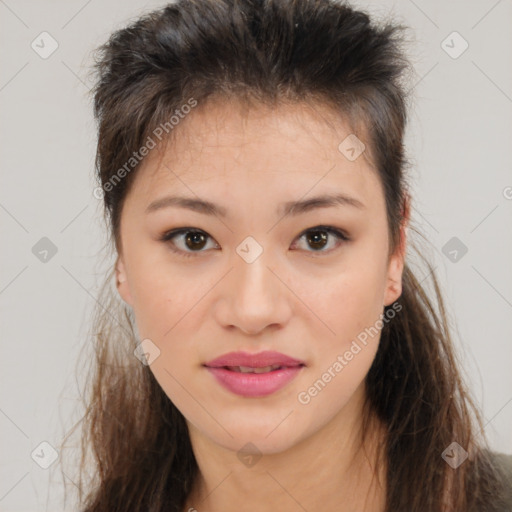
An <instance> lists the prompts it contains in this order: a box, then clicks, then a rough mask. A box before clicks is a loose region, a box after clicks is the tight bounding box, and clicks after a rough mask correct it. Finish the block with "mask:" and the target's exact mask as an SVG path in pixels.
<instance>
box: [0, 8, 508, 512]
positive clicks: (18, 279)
mask: <svg viewBox="0 0 512 512" xmlns="http://www.w3.org/2000/svg"><path fill="white" fill-rule="evenodd" d="M161 5H164V2H156V1H155V2H146V3H144V2H136V1H134V0H130V1H121V0H117V1H108V2H99V1H98V0H89V1H80V0H76V1H67V2H64V1H63V0H60V1H44V2H43V1H35V0H34V1H26V0H18V1H15V0H5V1H3V0H0V38H1V68H2V74H1V78H0V106H1V109H2V118H3V122H2V125H1V133H0V144H1V149H2V153H1V155H2V158H1V160H2V174H1V188H0V222H1V229H2V233H1V236H2V242H3V243H2V247H3V251H2V256H3V257H2V265H1V269H0V308H1V310H0V311H1V322H2V324H1V333H2V354H3V356H2V358H1V362H0V365H1V373H0V375H1V377H0V378H1V388H0V389H1V395H0V429H1V433H2V435H1V449H2V452H1V453H2V462H1V467H0V510H2V511H31V512H33V511H35V510H41V511H42V510H46V511H48V510H54V511H57V510H59V511H60V510H63V506H62V503H61V501H62V496H61V494H62V488H63V482H62V480H61V477H60V473H59V469H58V463H57V462H56V463H54V464H52V465H51V466H50V467H49V468H48V469H43V468H41V467H40V466H39V465H38V464H37V463H36V462H35V460H34V459H36V460H37V457H36V456H34V459H33V458H32V457H31V453H32V452H33V451H34V450H36V453H41V454H42V453H45V454H47V453H48V449H47V446H46V445H43V446H40V443H41V442H44V441H46V442H47V443H49V444H50V445H52V446H57V445H58V444H59V443H60V441H61V439H62V437H63V435H64V433H65V432H67V430H68V429H69V428H70V426H71V425H72V423H73V422H74V421H76V420H77V419H78V418H79V416H78V415H77V412H76V410H77V407H78V405H79V402H78V395H77V394H78V390H77V389H78V388H77V380H78V381H79V380H80V375H76V372H75V366H76V358H77V354H78V350H79V348H80V347H81V346H82V345H83V344H84V343H86V342H87V341H88V338H87V334H86V333H87V329H88V316H87V315H88V314H89V313H90V311H91V309H92V306H93V304H94V300H95V299H94V293H95V290H96V286H97V284H98V283H99V282H100V280H101V278H102V276H103V273H104V272H105V271H106V270H107V268H108V264H109V263H111V262H109V261H106V262H104V261H101V258H102V255H101V248H102V246H103V244H104V243H105V236H104V234H103V232H102V227H101V217H100V213H101V204H100V201H98V200H97V199H95V198H94V197H93V195H92V190H93V188H94V187H95V186H96V185H95V183H94V181H93V159H94V151H95V137H96V134H95V125H94V122H93V118H92V109H91V104H90V100H89V98H88V96H87V93H88V91H89V89H90V86H91V83H90V82H89V81H88V78H87V71H88V66H89V64H90V62H91V55H90V52H91V50H92V49H93V48H95V47H96V46H97V45H99V44H100V43H102V42H104V41H105V40H106V38H107V36H108V34H109V33H110V32H111V31H112V30H114V29H116V28H121V27H122V26H124V25H125V24H126V23H127V22H128V21H130V20H131V19H134V18H136V17H137V16H138V15H140V14H142V13H143V12H146V11H149V10H152V9H153V8H156V7H159V6H161ZM354 5H356V6H358V7H361V8H365V9H367V10H369V11H370V12H371V13H375V14H377V15H378V16H385V15H386V14H389V13H391V14H394V16H395V17H397V18H398V19H399V20H400V21H402V22H403V23H405V24H406V25H408V26H410V27H411V31H410V35H411V36H412V38H413V42H412V44H411V47H410V57H411V59H412V60H413V63H414V66H415V72H416V75H417V76H416V78H415V80H414V83H413V84H412V85H413V86H414V98H415V99H414V101H415V103H414V107H413V109H412V110H411V117H410V125H409V127H408V133H407V146H408V153H409V156H410V158H411V159H412V161H413V168H412V170H411V178H410V179H411V183H412V184H413V192H414V194H415V197H414V210H413V214H412V215H413V222H414V225H416V226H417V227H419V228H420V229H421V230H422V231H423V233H424V234H425V236H426V237H427V238H428V239H429V240H430V241H431V246H430V248H429V249H428V248H427V253H429V254H430V256H431V258H432V260H433V263H434V265H435V266H436V271H437V272H438V275H439V277H440V279H441V282H442V285H443V290H444V292H445V296H446V300H447V302H448V307H449V313H450V316H451V318H452V319H453V322H455V321H456V322H457V328H458V332H459V336H458V338H457V339H456V343H457V349H458V351H459V354H460V359H461V362H462V364H463V365H464V368H465V372H466V375H467V378H468V379H469V382H470V386H471V390H472V392H473V393H474V396H475V397H476V399H477V402H478V404H479V405H480V406H481V407H482V410H483V413H484V418H485V422H486V427H485V433H486V434H487V436H488V437H489V440H490V443H491V447H492V448H493V449H494V450H497V451H502V452H506V453H512V435H511V431H512V429H511V427H512V372H511V371H510V368H511V363H512V315H511V313H512V266H511V264H510V262H511V261H512V236H511V231H512V230H511V225H512V222H511V221H512V166H511V163H512V157H511V151H510V146H511V143H512V138H511V134H512V115H511V114H512V30H511V28H512V23H511V22H512V2H511V0H501V1H494V0H491V1H483V0H479V1H477V0H472V1H450V2H447V1H440V0H436V1H430V2H427V1H426V0H415V1H414V2H413V1H402V2H398V1H394V2H392V1H386V2H382V1H380V2H376V1H374V2H369V1H358V2H354ZM43 31H46V32H48V33H49V34H50V35H51V37H52V38H53V39H54V40H55V41H56V42H57V43H58V48H57V50H56V51H55V52H54V53H53V54H52V55H50V56H49V57H48V58H46V59H43V58H42V57H41V56H40V55H39V54H38V53H36V51H35V50H34V49H33V48H32V47H31V44H32V42H33V41H35V43H34V44H39V47H40V49H39V51H43V48H42V45H43V43H41V37H48V36H40V34H41V32H43ZM454 31H457V32H458V33H460V35H461V36H462V37H463V38H464V40H465V41H467V43H468V44H469V47H468V48H467V50H466V51H465V52H464V53H462V54H461V55H459V56H457V58H454V56H456V53H458V52H459V51H460V50H461V49H462V47H463V46H462V44H463V41H462V40H461V39H458V36H456V35H455V36H454V35H453V34H452V33H453V32H454ZM443 41H445V43H443ZM50 48H51V46H50V39H48V38H47V39H45V43H44V50H45V51H47V50H48V49H50ZM445 50H446V51H445ZM447 52H448V53H447ZM450 52H451V54H452V55H449V53H450ZM507 187H508V188H507ZM43 237H47V238H48V239H50V240H51V242H52V243H53V244H54V245H55V246H56V248H57V252H56V254H55V255H53V256H51V253H49V254H48V256H47V259H48V261H46V262H43V261H41V260H40V259H39V258H38V257H36V255H35V254H34V253H33V247H34V246H36V244H37V243H42V242H39V241H40V239H41V238H43ZM453 237H456V238H457V240H455V241H452V242H450V244H456V245H454V246H453V247H452V246H451V245H448V246H446V244H447V243H448V242H449V241H450V239H452V238H453ZM461 243H462V244H464V245H465V246H466V247H467V249H468V252H467V253H466V254H465V255H463V256H462V257H461V256H460V255H461V252H460V244H461ZM457 244H458V246H457ZM37 247H39V246H36V248H37ZM443 248H444V249H443ZM453 248H455V249H456V250H458V251H459V252H458V253H457V254H458V259H457V261H452V259H453V254H454V253H452V256H450V253H449V251H452V250H453ZM445 253H446V255H445ZM419 277H420V278H422V277H426V279H425V283H427V282H428V276H426V275H425V276H422V275H421V274H420V275H419ZM41 450H42V451H41ZM45 450H46V451H45ZM45 456H46V455H45ZM41 457H43V456H42V455H41ZM65 481H66V485H68V486H69V487H70V490H71V491H72V488H73V482H72V477H71V476H70V477H69V478H67V477H66V478H65ZM49 491H50V492H49ZM69 509H70V508H69V507H68V510H69Z"/></svg>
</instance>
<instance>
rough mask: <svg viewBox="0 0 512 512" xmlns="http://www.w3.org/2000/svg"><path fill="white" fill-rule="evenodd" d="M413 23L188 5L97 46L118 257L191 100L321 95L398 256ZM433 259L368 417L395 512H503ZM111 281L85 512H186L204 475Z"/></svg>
mask: <svg viewBox="0 0 512 512" xmlns="http://www.w3.org/2000/svg"><path fill="white" fill-rule="evenodd" d="M405 28H406V27H403V26H402V25H398V24H396V23H393V22H390V21H387V22H385V23H382V24H380V25H378V24H375V23H374V22H373V21H371V20H370V18H369V16H368V15H367V14H366V13H364V12H362V11H359V10H355V9H353V8H351V7H350V6H349V5H347V4H344V3H340V2H334V1H332V2H331V1H328V0H259V1H258V0H178V1H177V2H175V3H173V4H169V5H167V6H166V7H164V8H162V9H160V10H158V11H154V12H152V13H149V14H146V15H144V16H142V17H141V18H139V19H138V20H137V21H135V22H133V23H132V24H131V25H130V26H129V27H127V28H124V29H121V30H118V31H116V32H114V33H113V34H112V35H111V37H110V39H109V40H108V41H107V42H106V43H105V44H104V45H102V46H101V47H100V48H99V49H98V54H97V57H96V66H95V71H96V73H97V81H96V86H95V88H94V89H93V94H94V114H95V116H96V119H97V122H98V145H97V155H96V169H97V175H98V178H99V182H100V188H98V190H100V191H101V197H102V198H103V204H104V214H105V221H106V223H107V231H108V233H109V244H108V249H110V250H111V251H112V252H111V255H114V256H115V254H116V251H117V250H118V248H119V220H120V215H121V209H122V205H123V200H124V198H125V197H126V194H127V192H128V190H129V187H130V185H131V183H132V182H133V178H134V176H135V175H136V172H137V169H138V167H139V164H138V163H137V162H133V161H131V160H130V159H131V158H132V156H133V153H134V152H137V151H138V150H139V148H141V147H142V146H144V145H145V144H147V143H148V137H150V138H151V139H152V140H153V141H154V140H155V134H156V133H158V134H160V135H165V136H171V135H172V134H173V133H174V131H178V130H179V126H177V127H174V126H172V124H170V123H169V119H171V117H172V116H173V115H176V113H177V110H179V111H182V112H184V111H185V110H184V109H183V110H181V109H182V106H183V105H187V104H189V105H190V104H192V103H191V99H192V100H193V101H195V102H196V104H200V105H205V104H206V102H207V100H208V98H216V99H218V98H221V99H226V100H231V99H233V98H237V99H239V100H243V101H245V102H246V103H247V104H251V105H258V104H261V105H263V104H267V105H273V106H278V105H279V103H280V102H285V101H287V102H290V101H291V102H301V101H316V102H321V103H323V104H326V105H329V106H330V107H331V108H332V111H333V113H334V114H335V115H339V116H343V117H344V119H348V120H349V122H350V124H351V126H353V127H357V130H356V132H357V133H363V132H364V133H366V140H367V142H368V145H369V149H370V153H371V155H372V158H373V162H374V166H375V168H376V170H377V171H378V174H379V177H380V179H381V182H382V184H383V189H384V194H385V200H386V211H387V218H388V227H389V235H390V240H391V252H393V251H395V249H396V248H397V247H398V246H399V244H400V243H401V236H400V227H401V225H402V223H403V222H404V215H405V211H406V205H407V197H408V185H407V182H406V178H407V177H406V173H405V170H406V168H407V167H408V165H409V164H408V161H407V158H406V156H405V150H404V146H403V137H404V129H405V126H406V119H407V109H408V101H409V99H410V95H409V94H408V92H409V91H408V90H407V80H406V78H407V73H408V72H410V68H411V65H410V62H409V61H408V59H407V58H406V57H405V50H404V44H405V42H406V38H405ZM189 110H190V108H189ZM191 115H193V113H192V114H191ZM162 126H163V127H165V129H164V132H165V133H164V132H163V131H162V128H160V131H158V127H162ZM158 138H159V139H160V137H158ZM127 162H132V163H131V164H129V165H128V166H127ZM121 169H124V172H120V170H121ZM414 230H415V232H417V233H419V230H417V229H416V228H414ZM417 252H418V254H419V255H420V256H421V254H420V253H421V251H417ZM423 262H424V263H425V266H426V269H427V270H426V271H425V276H426V277H425V278H424V279H425V280H426V281H427V282H429V281H430V282H431V283H432V284H433V293H434V295H435V301H432V299H430V298H429V296H428V294H427V290H426V288H425V286H424V285H423V284H422V282H420V281H419V279H418V278H416V277H415V275H414V274H413V272H412V270H411V265H410V264H409V263H408V262H407V261H406V264H405V267H404V272H403V282H402V289H403V292H402V295H401V297H400V298H399V302H400V304H401V306H402V309H401V311H400V314H398V315H396V316H395V318H394V319H393V321H391V322H387V323H386V324H385V325H384V327H383V329H382V332H381V340H380V345H379V348H378V352H377V354H376V357H375V360H374V362H373V364H372V366H371V368H370V370H369V372H368V374H367V376H366V380H365V384H366V404H365V415H366V418H367V421H365V425H368V424H369V420H370V419H371V417H372V416H373V417H378V418H379V419H381V420H382V421H383V422H384V424H385V425H386V429H387V430H386V442H385V445H384V446H383V447H382V451H381V456H382V457H383V458H384V460H385V461H386V468H387V473H386V474H387V479H386V512H397V511H398V512H400V511H404V512H405V511H406V512H415V511H420V512H421V511H426V512H427V511H428V512H437V511H441V510H442V511H446V512H447V511H453V512H455V511H456V512H461V511H468V510H475V511H476V510H478V511H481V510H499V507H500V506H502V502H501V497H500V496H501V494H500V492H501V487H500V473H499V472H498V470H497V468H495V466H494V464H493V460H492V457H491V453H490V450H489V449H488V447H487V441H486V440H485V437H484V435H483V426H482V420H481V416H480V413H479V411H478V409H477V407H476V406H475V405H474V402H473V401H472V399H471V397H470V395H469V393H468V390H467V388H466V387H465V385H464V383H463V379H462V377H461V374H460V371H459V370H458V369H457V367H458V361H457V358H456V354H455V352H454V349H453V347H452V339H451V335H450V325H449V324H450V322H449V319H448V318H447V317H448V315H447V313H446V309H445V305H444V303H443V299H442V294H441V291H440V288H439V285H438V281H437V278H436V275H435V269H434V268H432V266H431V264H430V263H429V262H428V261H427V260H426V259H424V261H423ZM114 279H115V275H114V269H113V268H110V271H109V272H108V275H107V279H106V280H105V282H104V285H103V287H102V289H101V291H100V292H99V294H98V298H97V308H96V310H95V313H94V318H93V319H92V320H93V322H92V326H93V327H92V331H93V332H92V333H91V334H92V337H93V339H94V343H93V345H92V350H93V353H92V354H91V355H92V357H91V356H89V355H85V356H84V357H83V360H88V361H90V367H89V374H88V376H87V380H86V383H87V386H88V387H87V390H86V393H85V397H84V400H85V405H86V410H85V413H84V415H83V418H82V419H81V421H80V422H79V423H81V426H82V445H81V450H82V457H81V463H80V466H79V469H80V479H79V484H78V489H79V501H80V506H81V510H83V511H84V512H100V511H105V512H114V511H123V512H127V511H130V512H143V511H144V512H148V511H152V512H160V511H161V512H164V511H165V512H170V511H175V512H181V511H182V508H183V506H184V504H185V502H186V498H187V496H188V494H189V492H190V490H191V488H192V484H193V482H194V481H195V478H196V477H197V474H198V467H197V464H196V461H195V458H194V455H193V452H192V448H191V444H190V440H189V436H188V429H187V425H186V422H185V419H184V417H183V415H182V414H181V413H180V411H179V410H178V409H177V408H176V407H175V406H174V404H173V403H172V401H171V400H170V399H169V398H168V397H167V396H166V395H165V393H164V392H163V390H162V389H161V387H160V386H159V384H158V383H157V381H156V380H155V378H154V377H153V374H152V373H151V371H150V369H149V367H148V366H145V365H143V364H141V363H140V362H139V360H138V359H137V358H136V357H134V354H133V352H134V349H135V347H136V345H137V343H138V342H140V340H138V339H137V333H136V327H135V322H134V317H133V313H132V311H131V310H130V309H129V308H128V307H127V306H126V305H125V304H124V303H122V301H121V300H120V298H119V297H118V294H117V290H116V288H115V286H114ZM390 308H392V306H388V307H387V308H386V309H390ZM385 313H386V312H385ZM80 364H82V363H80ZM77 426H78V424H77V425H75V428H76V427H77ZM453 442H456V443H458V445H460V447H462V448H463V449H464V450H466V451H467V452H468V453H469V458H468V459H467V460H466V461H465V462H463V463H462V464H461V465H460V466H459V467H457V468H456V469H454V468H452V467H451V466H450V465H449V464H447V462H445V460H444V459H443V457H442V454H443V452H444V451H445V450H446V448H448V447H449V446H450V445H451V443H453ZM91 456H92V458H90V457H91ZM87 469H88V470H89V471H90V472H92V473H93V474H92V476H90V475H89V476H87V477H86V476H84V473H85V472H86V470H87Z"/></svg>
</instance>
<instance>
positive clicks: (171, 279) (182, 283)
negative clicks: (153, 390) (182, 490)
mask: <svg viewBox="0 0 512 512" xmlns="http://www.w3.org/2000/svg"><path fill="white" fill-rule="evenodd" d="M326 109H327V107H321V106H318V107H315V109H314V110H313V109H312V107H311V106H306V105H294V106H282V107H279V109H277V110H276V109H274V110H272V111H269V110H267V109H265V108H263V107H261V108H258V109H253V110H250V111H249V112H248V113H247V114H246V115H243V114H242V113H241V111H240V110H239V109H238V107H237V106H236V104H231V103H230V104H222V103H218V104H216V103H213V102H212V103H209V104H208V105H206V108H204V109H200V108H199V107H198V108H197V109H195V110H194V111H193V112H192V113H190V114H189V115H188V116H187V117H186V118H185V119H183V120H181V121H180V125H179V126H177V127H176V128H175V130H176V133H175V134H174V135H175V138H174V140H173V141H172V143H170V144H169V145H168V146H167V148H166V149H165V150H163V151H162V152H160V153H158V152H157V150H156V149H155V150H154V151H153V152H152V153H150V154H149V155H148V156H147V157H146V158H145V160H144V162H143V166H142V167H141V168H140V169H139V170H138V171H137V172H138V174H137V176H136V178H135V180H134V182H133V184H132V187H131V189H130V192H129V194H128V195H127V197H126V200H125V203H124V206H123V211H122V214H121V227H120V235H121V249H120V253H119V258H118V262H117V275H118V281H119V282H118V290H119V293H120V295H121V297H122V298H123V300H124V301H125V302H126V303H127V304H129V305H130V306H131V307H132V308H133V311H134V314H135V319H136V323H137V330H138V333H139V335H140V340H138V341H142V340H150V342H149V343H150V347H151V348H150V350H149V352H150V353H151V352H153V354H154V355H155V356H156V357H154V356H150V366H149V368H150V370H151V371H152V372H153V374H154V375H155V378H156V379H157V380H158V382H159V384H160V385H161V387H162V389H163V390H164V392H165V393H166V394H167V396H168V397H169V398H170V399H171V400H172V402H173V403H174V404H175V405H176V407H177V408H178V409H179V410H180V411H181V412H182V414H183V415H184V417H185V418H186V420H187V423H188V425H189V428H192V429H194V431H196V432H200V433H201V435H202V436H203V437H204V438H207V439H209V440H211V441H213V442H215V443H217V444H219V445H222V446H223V447H225V448H228V449H231V450H234V451H236V450H239V449H240V448H241V447H242V446H244V445H245V444H246V443H247V442H248V441H250V442H252V443H253V444H254V445H255V446H256V447H257V448H258V449H259V450H260V451H261V452H262V453H275V452H279V451H282V450H285V449H287V448H289V447H291V446H293V445H294V444H296V443H299V442H300V441H302V440H304V439H306V438H307V437H308V436H311V435H313V434H315V433H318V432H319V431H321V429H323V428H325V427H326V426H327V425H329V424H330V423H331V422H333V421H334V420H335V419H336V418H337V417H339V415H340V414H342V413H343V411H344V410H346V409H347V407H348V406H349V404H350V403H351V401H352V400H353V399H354V397H355V396H357V395H358V394H360V392H361V390H362V389H363V386H362V384H363V381H364V378H365V376H366V374H367V372H368V370H369V368H370V366H371V363H372V361H373V359H374V357H375V353H376V350H377V347H378V343H379V338H380V329H379V327H382V322H381V321H379V320H380V319H381V318H382V313H383V310H384V306H386V305H390V304H392V303H393V302H394V301H395V300H396V299H397V298H398V297H399V296H400V294H401V286H400V281H401V273H402V268H403V250H401V251H399V252H397V253H396V254H395V255H393V256H392V257H391V258H390V259H388V248H389V245H388V244H389V240H388V228H387V220H386V219H387V217H386V205H385V198H384V194H383V189H382V186H381V183H380V181H379V179H378V176H377V174H376V172H375V171H374V170H373V169H372V168H371V166H370V164H369V162H368V160H367V156H368V155H367V154H366V153H365V152H363V153H362V154H361V155H360V156H359V157H358V158H356V159H355V160H354V158H353V154H352V153H350V152H349V153H347V152H345V153H344V152H342V151H340V150H339V149H338V146H339V145H340V143H341V142H342V141H343V140H344V139H345V138H346V137H347V136H348V135H350V134H351V131H350V129H349V128H348V127H347V125H345V124H344V122H343V121H342V120H340V119H336V120H334V118H333V117H332V116H331V117H329V112H328V111H327V110H326ZM328 118H329V119H333V121H332V122H331V123H327V122H325V119H328ZM178 130H179V131H178ZM360 138H362V137H361V136H360ZM343 147H345V146H343V145H342V148H343ZM356 149H357V148H356ZM347 155H349V156H351V157H352V158H347ZM334 195H338V196H340V197H341V196H343V197H344V198H345V199H344V200H343V199H341V200H339V201H332V202H330V203H329V202H327V203H323V202H321V201H317V202H309V203H305V204H303V205H302V207H301V206H300V205H295V206H293V207H292V206H290V205H292V204H293V203H294V202H304V201H309V200H311V199H312V198H315V197H319V196H322V197H323V196H334ZM170 196H180V197H183V198H188V199H193V200H197V201H207V202H208V203H212V204H213V205H214V206H215V208H216V210H215V211H214V212H213V213H212V208H211V207H208V206H204V205H203V206H202V207H201V206H200V205H199V204H200V203H195V206H194V205H193V204H192V203H191V202H189V203H188V206H187V203H183V202H182V203H181V204H179V203H178V202H176V201H170V200H167V201H166V200H165V198H169V197H170ZM150 205H153V206H150ZM287 205H288V209H286V207H287ZM193 206H194V207H193ZM210 206H211V205H210ZM166 235H168V236H167V237H166ZM402 249H403V248H402ZM376 328H377V329H376ZM376 330H377V331H378V333H377V334H375V331H376ZM369 332H370V333H371V334H372V335H369V334H368V333H369ZM365 333H366V339H365ZM144 343H146V344H147V343H148V341H145V342H144ZM146 346H149V345H146ZM357 347H359V349H358V348H357ZM263 351H275V352H278V353H280V354H284V355H286V356H289V357H291V358H294V359H295V360H298V361H300V362H301V363H302V365H300V366H296V365H295V366H286V365H284V366H283V367H282V368H281V370H274V371H272V375H270V372H267V373H266V374H265V375H263V374H254V373H252V374H250V375H247V374H245V373H240V372H239V371H236V370H238V368H237V369H236V370H235V369H232V370H229V369H221V370H219V369H217V370H212V369H209V368H208V367H207V366H205V364H207V363H209V362H211V361H212V360H214V359H215V358H218V357H219V356H222V355H224V354H226V353H230V352H245V353H248V354H250V355H252V354H258V353H260V352H263ZM153 357H154V358H153ZM279 357H280V356H279ZM279 357H278V359H279ZM281 359H282V358H281ZM151 361H152V362H151ZM266 362H267V363H268V360H267V361H266ZM224 363H226V362H225V361H224ZM235 363H238V364H235ZM260 363H261V364H259V366H262V365H263V364H264V363H265V361H263V362H261V361H260ZM226 365H227V366H231V365H234V366H236V365H237V366H242V365H243V364H242V363H240V362H237V361H235V362H233V361H231V365H230V364H229V362H228V363H226ZM254 366H257V365H256V364H254ZM285 366H286V367H285ZM267 370H268V369H267ZM279 372H281V373H280V374H279V375H277V373H279ZM221 373H222V375H224V377H223V378H225V379H227V382H228V383H231V384H230V385H229V386H228V385H226V384H223V383H222V382H223V381H222V379H221V378H220V377H219V375H220V374H221ZM315 383H316V384H315ZM292 411H293V414H291V412H292ZM288 415H289V416H288ZM285 417H288V419H287V420H284V421H283V418H285ZM277 427H279V428H277ZM270 432H272V433H271V434H269V433H270Z"/></svg>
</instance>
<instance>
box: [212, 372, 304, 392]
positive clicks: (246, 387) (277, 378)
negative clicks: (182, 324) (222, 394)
mask: <svg viewBox="0 0 512 512" xmlns="http://www.w3.org/2000/svg"><path fill="white" fill-rule="evenodd" d="M302 368H303V366H289V367H286V368H282V369H280V370H274V371H271V372H267V373H242V372H235V371H231V370H227V369H226V368H211V367H208V366H207V367H206V369H207V370H209V371H210V373H212V374H213V376H214V377H215V378H216V379H217V380H218V381H219V382H220V384H222V385H223V386H224V387H225V388H226V389H228V390H229V391H231V392H232V393H235V394H237V395H241V396H247V397H259V396H267V395H271V394H272V393H275V392H276V391H278V390H279V389H281V388H283V387H284V386H285V385H286V384H288V382H290V381H291V380H292V379H293V378H294V377H296V375H297V374H298V373H299V372H300V370H301V369H302Z"/></svg>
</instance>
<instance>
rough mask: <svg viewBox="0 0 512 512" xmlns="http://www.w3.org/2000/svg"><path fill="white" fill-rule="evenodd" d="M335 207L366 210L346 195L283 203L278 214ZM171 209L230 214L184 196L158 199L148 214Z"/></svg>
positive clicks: (200, 200) (212, 205) (201, 200)
mask: <svg viewBox="0 0 512 512" xmlns="http://www.w3.org/2000/svg"><path fill="white" fill-rule="evenodd" d="M334 206H352V207H354V208H358V209H364V208H366V206H365V205H364V204H363V203H362V202H361V201H359V199H356V198H355V197H351V196H348V195H346V194H334V195H332V194H331V195H330V194H324V195H320V196H315V197H312V198H310V199H305V200H300V201H288V202H285V203H282V204H281V205H280V207H279V208H278V209H277V212H276V213H277V214H282V215H283V216H285V215H300V214H302V213H306V212H309V211H311V210H315V209H317V208H331V207H334ZM169 207H177V208H186V209H188V210H192V211H195V212H198V213H203V214H205V215H215V216H219V217H227V214H228V210H227V209H226V208H224V207H223V206H220V205H217V204H215V203H212V202H210V201H206V200H203V199H195V198H192V197H183V196H167V197H163V198H161V199H157V200H156V201H153V202H152V203H150V204H149V206H148V207H147V208H146V213H151V212H155V211H157V210H161V209H162V208H169Z"/></svg>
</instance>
